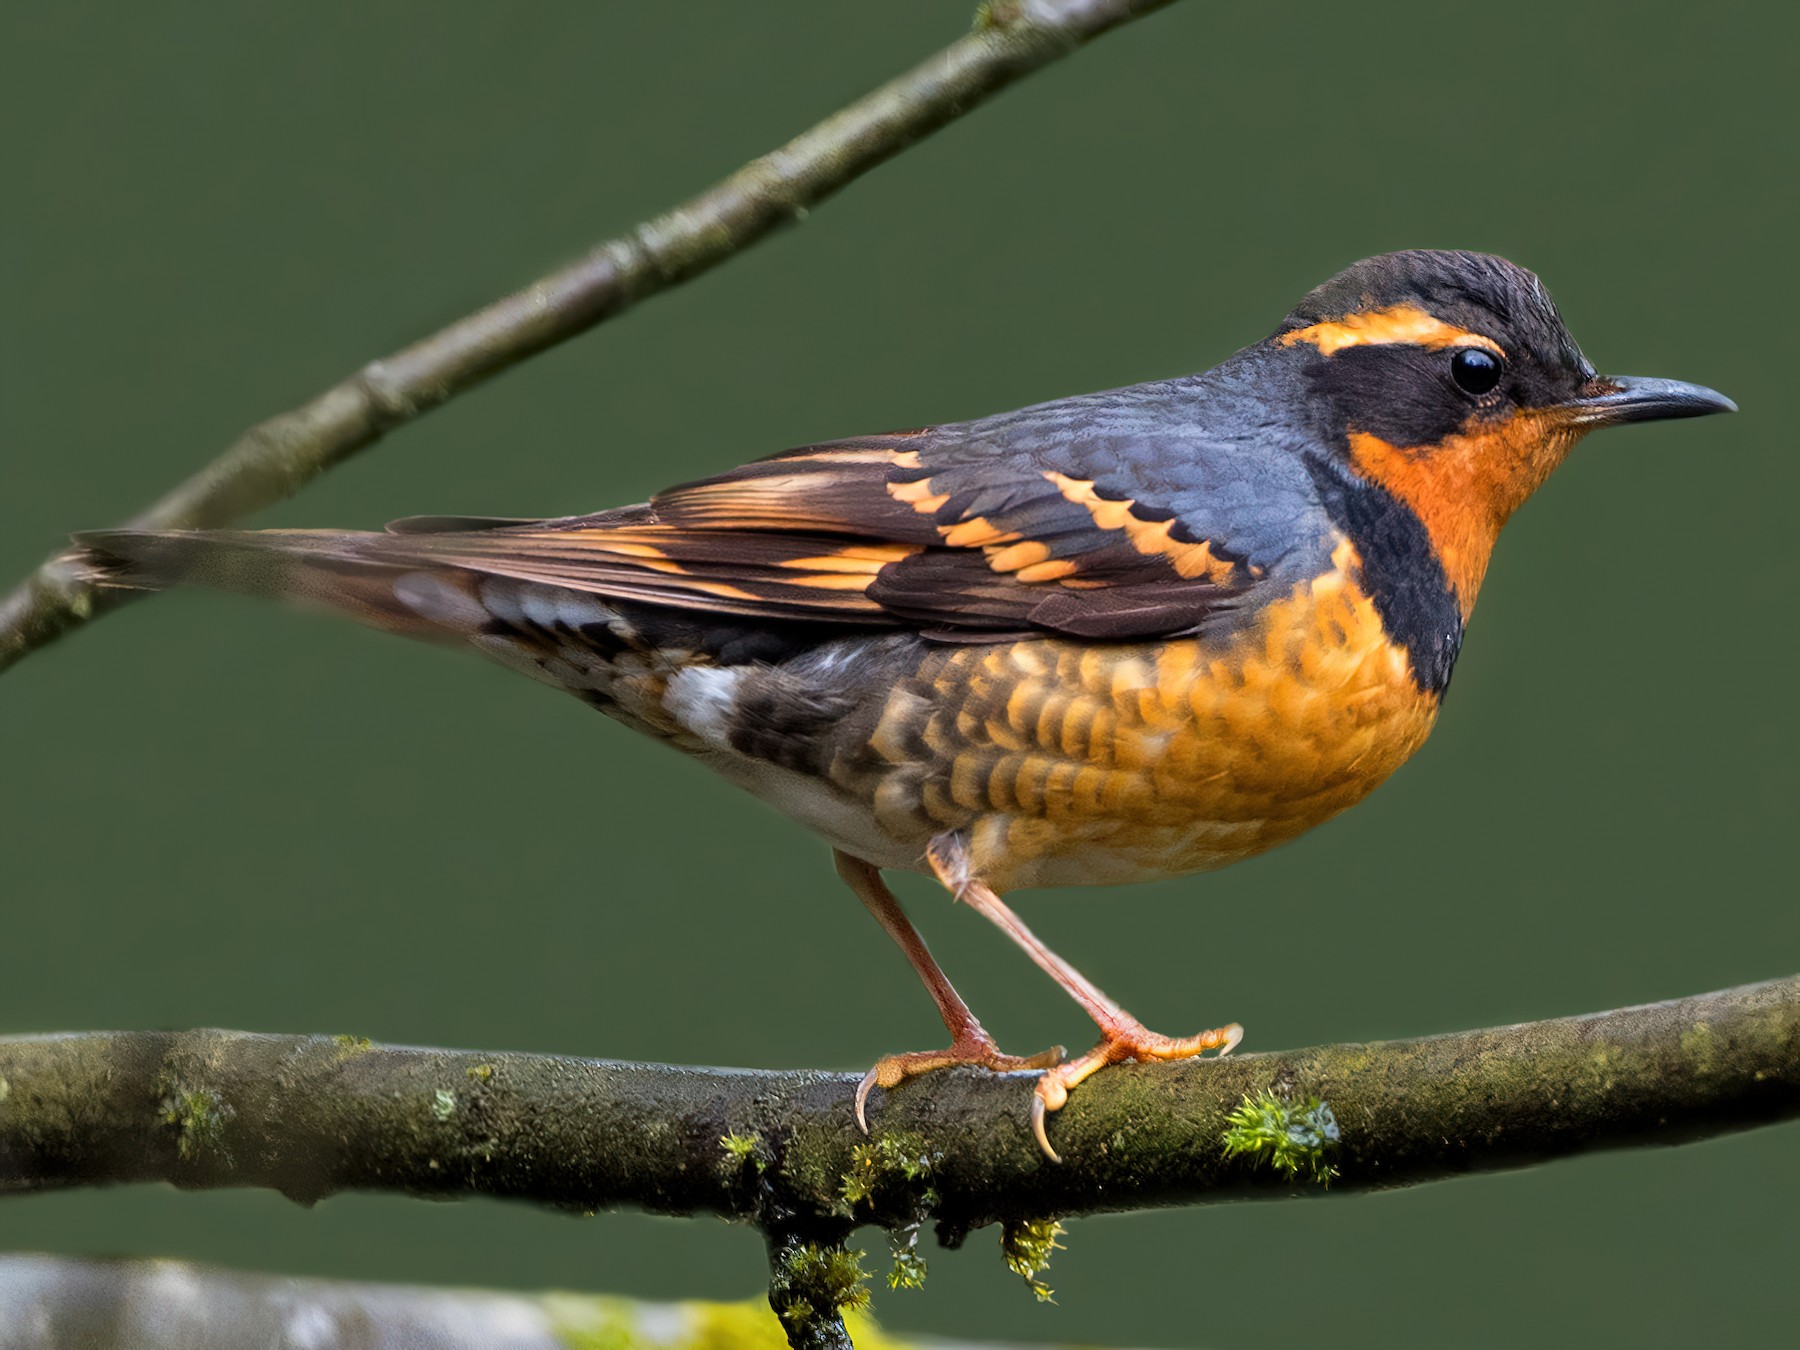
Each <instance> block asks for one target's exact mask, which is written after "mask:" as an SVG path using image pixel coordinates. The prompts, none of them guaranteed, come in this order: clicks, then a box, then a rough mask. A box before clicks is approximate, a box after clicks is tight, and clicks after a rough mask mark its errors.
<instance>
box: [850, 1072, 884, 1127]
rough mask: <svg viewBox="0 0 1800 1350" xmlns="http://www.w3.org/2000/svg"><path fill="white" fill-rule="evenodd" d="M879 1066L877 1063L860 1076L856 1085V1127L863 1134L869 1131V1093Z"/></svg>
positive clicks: (873, 1087)
mask: <svg viewBox="0 0 1800 1350" xmlns="http://www.w3.org/2000/svg"><path fill="white" fill-rule="evenodd" d="M880 1068H881V1066H880V1065H879V1064H877V1065H876V1066H875V1067H874V1068H873V1069H870V1070H869V1071H868V1072H867V1073H865V1074H864V1075H863V1076H862V1082H860V1083H858V1084H857V1085H856V1128H857V1129H859V1130H861V1131H862V1132H863V1133H864V1134H867V1133H868V1132H869V1117H868V1108H869V1093H870V1092H872V1091H874V1089H875V1077H876V1074H877V1072H878V1071H879V1070H880Z"/></svg>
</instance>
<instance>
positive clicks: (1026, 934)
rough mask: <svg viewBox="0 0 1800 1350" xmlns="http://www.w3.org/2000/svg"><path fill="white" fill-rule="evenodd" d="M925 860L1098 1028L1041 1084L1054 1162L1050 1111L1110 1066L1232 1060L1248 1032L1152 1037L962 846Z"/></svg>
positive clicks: (1046, 1146) (943, 847)
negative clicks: (972, 872) (1214, 1057)
mask: <svg viewBox="0 0 1800 1350" xmlns="http://www.w3.org/2000/svg"><path fill="white" fill-rule="evenodd" d="M927 856H928V858H929V859H930V862H931V867H932V871H933V872H935V873H936V874H937V878H938V880H939V881H941V882H943V883H944V885H945V886H946V887H948V888H949V889H950V891H951V893H952V894H953V895H955V896H956V898H957V899H959V900H962V901H964V902H966V903H967V904H968V905H969V906H970V907H971V908H973V909H975V910H976V911H978V912H979V913H981V914H982V915H984V916H985V917H986V918H988V919H989V920H990V921H992V922H993V923H994V924H995V925H996V926H997V927H998V928H999V929H1000V930H1001V931H1002V932H1003V933H1005V934H1006V935H1007V936H1008V937H1009V938H1011V939H1012V940H1013V941H1014V942H1016V943H1018V944H1019V946H1020V947H1022V948H1024V950H1025V954H1026V955H1027V956H1029V957H1030V958H1031V959H1032V960H1033V961H1035V962H1036V963H1037V964H1038V965H1039V966H1040V967H1041V968H1042V969H1043V970H1044V971H1046V972H1047V973H1048V974H1049V976H1050V978H1051V979H1053V980H1055V981H1056V982H1057V983H1058V984H1059V985H1061V986H1062V987H1063V989H1064V990H1065V991H1066V992H1067V993H1068V995H1069V997H1071V998H1073V999H1074V1000H1075V1001H1076V1002H1077V1003H1079V1004H1080V1005H1081V1006H1082V1008H1083V1009H1084V1010H1085V1011H1086V1012H1087V1015H1088V1016H1089V1017H1091V1018H1093V1019H1094V1022H1095V1024H1096V1025H1097V1026H1098V1027H1099V1028H1100V1037H1101V1039H1100V1043H1099V1044H1098V1045H1096V1046H1095V1047H1094V1048H1093V1049H1092V1050H1090V1051H1088V1052H1087V1054H1085V1055H1082V1056H1081V1057H1080V1058H1079V1059H1072V1060H1069V1061H1068V1062H1067V1063H1062V1064H1057V1065H1055V1066H1053V1067H1052V1068H1050V1069H1049V1070H1048V1071H1047V1072H1046V1073H1045V1074H1044V1076H1043V1077H1042V1078H1040V1079H1038V1085H1037V1095H1036V1097H1035V1098H1034V1099H1033V1101H1032V1103H1031V1128H1032V1132H1033V1133H1034V1134H1036V1135H1037V1141H1038V1146H1039V1147H1040V1148H1042V1149H1043V1150H1044V1152H1045V1154H1046V1155H1048V1156H1049V1157H1050V1158H1051V1159H1052V1160H1053V1161H1056V1162H1060V1161H1062V1160H1061V1159H1060V1158H1058V1157H1057V1154H1056V1150H1055V1149H1053V1148H1051V1147H1050V1137H1049V1135H1048V1134H1047V1133H1046V1131H1045V1128H1044V1121H1045V1117H1046V1116H1047V1115H1048V1114H1049V1113H1050V1112H1051V1111H1056V1110H1060V1109H1061V1108H1062V1105H1063V1103H1064V1102H1066V1101H1068V1099H1069V1090H1070V1089H1071V1088H1073V1087H1074V1086H1075V1085H1076V1084H1077V1083H1079V1082H1081V1081H1082V1080H1083V1079H1085V1078H1087V1077H1089V1076H1090V1075H1092V1074H1094V1073H1096V1072H1097V1071H1099V1070H1100V1069H1104V1068H1105V1067H1106V1066H1107V1065H1108V1064H1118V1063H1120V1062H1122V1061H1124V1060H1128V1059H1134V1060H1150V1059H1187V1058H1190V1057H1191V1056H1194V1055H1198V1054H1200V1053H1202V1052H1203V1051H1207V1050H1217V1051H1218V1052H1219V1053H1220V1054H1221V1055H1228V1054H1230V1053H1231V1051H1232V1050H1233V1049H1234V1048H1235V1047H1236V1046H1237V1043H1238V1042H1239V1041H1240V1040H1242V1039H1243V1036H1244V1029H1243V1028H1242V1027H1241V1026H1239V1025H1238V1024H1237V1023H1235V1022H1233V1023H1231V1024H1230V1025H1229V1026H1223V1027H1217V1028H1215V1029H1214V1030H1212V1031H1203V1032H1201V1033H1200V1034H1199V1035H1197V1036H1164V1035H1161V1034H1159V1033H1157V1032H1154V1031H1151V1030H1150V1029H1149V1028H1148V1027H1146V1026H1145V1025H1144V1024H1143V1023H1142V1022H1140V1021H1138V1020H1137V1018H1135V1017H1133V1016H1132V1015H1131V1014H1130V1013H1128V1012H1126V1011H1125V1010H1124V1009H1123V1008H1121V1007H1120V1006H1119V1005H1118V1004H1117V1003H1114V1002H1113V1001H1112V1000H1111V999H1110V998H1108V997H1107V996H1106V995H1105V994H1103V993H1102V992H1101V991H1100V989H1099V987H1098V986H1097V985H1095V984H1094V982H1093V981H1092V980H1090V979H1088V978H1087V976H1085V975H1083V974H1082V973H1081V972H1080V971H1079V970H1076V969H1075V967H1074V966H1072V965H1070V964H1069V963H1068V962H1067V961H1065V960H1063V959H1062V957H1060V956H1058V955H1057V954H1056V953H1055V952H1053V951H1051V950H1050V949H1049V948H1048V947H1046V946H1045V945H1044V943H1043V940H1042V939H1041V938H1039V937H1038V935H1037V934H1036V933H1033V932H1032V931H1031V930H1030V929H1029V928H1027V927H1026V926H1025V924H1024V923H1023V922H1022V921H1021V920H1020V918H1019V916H1018V915H1017V914H1014V913H1013V912H1012V910H1011V909H1010V908H1009V907H1008V906H1007V905H1006V903H1005V902H1004V901H1002V900H1001V899H1000V897H999V896H998V895H996V894H995V893H994V890H993V888H992V887H991V886H989V885H987V884H986V883H985V882H982V881H978V880H975V879H974V878H972V877H971V876H969V875H968V866H967V858H966V855H965V854H964V853H963V850H962V848H961V845H960V841H955V840H954V839H951V840H945V841H941V843H940V842H939V841H934V842H933V844H932V846H931V849H930V851H929V853H928V854H927Z"/></svg>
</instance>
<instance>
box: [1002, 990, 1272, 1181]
mask: <svg viewBox="0 0 1800 1350" xmlns="http://www.w3.org/2000/svg"><path fill="white" fill-rule="evenodd" d="M1243 1039H1244V1028H1243V1027H1241V1026H1240V1025H1238V1024H1237V1023H1236V1022H1233V1023H1231V1024H1230V1025H1229V1026H1223V1027H1219V1028H1217V1029H1216V1030H1213V1031H1203V1032H1201V1033H1200V1034H1199V1035H1198V1036H1181V1037H1176V1036H1159V1035H1158V1034H1157V1033H1155V1032H1154V1031H1149V1030H1146V1029H1145V1028H1144V1027H1142V1026H1139V1025H1137V1024H1136V1023H1135V1022H1133V1023H1130V1024H1129V1025H1124V1024H1121V1025H1119V1026H1116V1027H1113V1028H1109V1030H1108V1032H1107V1036H1106V1039H1105V1040H1103V1041H1101V1042H1100V1044H1098V1045H1096V1046H1095V1047H1094V1048H1093V1049H1092V1050H1090V1051H1088V1052H1087V1053H1086V1054H1085V1055H1083V1056H1082V1057H1081V1058H1080V1059H1072V1060H1069V1061H1068V1062H1067V1063H1066V1064H1059V1065H1057V1066H1055V1067H1054V1068H1052V1069H1050V1070H1048V1071H1047V1072H1045V1074H1044V1076H1043V1077H1042V1078H1040V1079H1038V1083H1037V1088H1036V1090H1035V1092H1034V1093H1033V1094H1032V1099H1031V1132H1032V1134H1033V1135H1035V1136H1036V1137H1037V1142H1038V1147H1039V1148H1041V1149H1042V1150H1043V1151H1044V1156H1045V1157H1046V1158H1048V1159H1050V1161H1051V1162H1061V1161H1062V1156H1061V1155H1060V1154H1058V1153H1057V1151H1056V1150H1055V1149H1053V1148H1051V1147H1050V1134H1049V1130H1048V1128H1047V1126H1048V1122H1049V1116H1050V1113H1051V1112H1052V1111H1060V1110H1062V1108H1063V1105H1064V1103H1066V1102H1067V1101H1068V1100H1069V1092H1070V1090H1071V1089H1073V1088H1074V1087H1075V1086H1076V1085H1077V1084H1078V1083H1081V1082H1083V1081H1085V1080H1086V1079H1088V1078H1090V1077H1092V1076H1093V1075H1094V1074H1095V1073H1097V1072H1099V1071H1100V1070H1101V1069H1104V1068H1105V1067H1106V1066H1107V1065H1108V1064H1119V1063H1123V1062H1124V1061H1126V1060H1131V1059H1135V1060H1138V1061H1140V1062H1148V1061H1150V1060H1169V1059H1192V1058H1194V1057H1195V1056H1196V1055H1199V1054H1201V1053H1202V1052H1204V1051H1207V1050H1217V1051H1218V1052H1219V1054H1220V1055H1221V1056H1224V1055H1229V1054H1230V1053H1231V1052H1232V1051H1233V1050H1235V1049H1237V1047H1238V1044H1239V1042H1241V1041H1242V1040H1243Z"/></svg>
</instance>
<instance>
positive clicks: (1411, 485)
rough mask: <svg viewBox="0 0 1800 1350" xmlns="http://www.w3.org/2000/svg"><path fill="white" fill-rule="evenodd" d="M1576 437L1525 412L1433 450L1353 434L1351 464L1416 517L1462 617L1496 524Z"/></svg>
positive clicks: (1541, 414) (1578, 434) (1496, 534)
mask: <svg viewBox="0 0 1800 1350" xmlns="http://www.w3.org/2000/svg"><path fill="white" fill-rule="evenodd" d="M1580 438H1581V432H1580V431H1579V430H1578V429H1576V428H1574V427H1571V426H1569V425H1568V424H1567V423H1566V422H1563V421H1561V420H1559V419H1556V418H1554V417H1553V416H1551V415H1548V414H1546V413H1544V412H1539V411H1530V410H1527V411H1522V412H1516V413H1514V414H1512V415H1511V416H1510V417H1508V418H1507V419H1506V420H1505V421H1503V422H1498V423H1493V424H1490V425H1479V424H1478V425H1476V426H1475V427H1474V429H1472V430H1468V431H1464V432H1461V433H1459V434H1457V435H1454V436H1450V437H1447V438H1446V439H1445V440H1443V441H1442V442H1440V443H1439V444H1437V445H1426V446H1397V445H1392V444H1390V443H1389V442H1387V441H1384V440H1382V439H1381V438H1380V437H1379V436H1374V435H1371V434H1369V433H1368V432H1366V431H1356V430H1354V429H1353V430H1352V431H1351V432H1350V459H1351V462H1352V463H1353V464H1355V466H1356V468H1357V471H1358V472H1359V473H1361V474H1362V475H1363V476H1364V477H1365V478H1368V479H1369V480H1371V481H1373V482H1375V483H1379V484H1380V485H1381V486H1382V487H1384V488H1386V489H1387V490H1388V491H1389V492H1390V493H1392V494H1393V495H1394V496H1395V497H1396V498H1398V499H1399V500H1400V501H1401V502H1403V503H1405V504H1406V505H1407V506H1408V507H1409V508H1411V510H1412V512H1413V514H1414V515H1416V516H1417V517H1418V518H1419V522H1420V523H1421V524H1422V525H1424V527H1425V532H1426V533H1427V534H1428V535H1430V536H1431V544H1432V548H1433V549H1434V550H1435V551H1436V553H1437V555H1438V559H1439V561H1440V562H1441V563H1442V564H1443V568H1444V575H1445V576H1446V577H1448V578H1449V581H1450V585H1451V588H1452V589H1453V590H1454V591H1455V592H1456V601H1457V604H1458V606H1459V607H1460V608H1461V610H1462V616H1463V618H1464V619H1465V620H1466V619H1467V618H1468V617H1469V614H1470V611H1472V610H1473V609H1474V608H1475V594H1476V592H1477V591H1479V590H1480V589H1481V579H1482V577H1483V576H1485V575H1486V574H1487V566H1488V559H1489V558H1491V557H1492V556H1493V553H1494V541H1495V540H1496V539H1498V538H1499V537H1500V527H1501V526H1503V525H1505V524H1506V522H1507V520H1508V518H1509V517H1510V516H1511V515H1512V513H1513V512H1514V511H1516V510H1518V508H1519V507H1520V506H1521V505H1522V504H1523V503H1524V501H1525V499H1526V498H1527V497H1529V496H1530V495H1531V494H1532V493H1533V492H1535V491H1537V489H1538V488H1539V487H1540V486H1541V485H1542V484H1543V481H1544V480H1545V479H1546V478H1548V477H1549V476H1550V474H1551V473H1552V472H1553V471H1554V470H1555V468H1556V466H1557V465H1559V464H1561V463H1562V462H1563V460H1564V459H1566V458H1567V457H1568V454H1569V450H1570V449H1571V447H1573V446H1574V444H1575V442H1576V441H1577V440H1579V439H1580Z"/></svg>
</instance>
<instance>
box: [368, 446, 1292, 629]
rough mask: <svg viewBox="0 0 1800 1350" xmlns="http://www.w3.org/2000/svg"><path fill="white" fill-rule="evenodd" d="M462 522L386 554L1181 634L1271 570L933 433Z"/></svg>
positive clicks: (957, 624)
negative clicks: (494, 520)
mask: <svg viewBox="0 0 1800 1350" xmlns="http://www.w3.org/2000/svg"><path fill="white" fill-rule="evenodd" d="M449 524H450V522H449V521H446V520H444V519H442V518H439V519H436V520H432V521H430V522H428V523H425V522H419V523H415V522H399V523H398V524H397V529H398V530H399V531H400V533H397V534H396V535H394V536H393V537H392V544H391V548H392V550H393V552H394V553H396V554H400V553H404V554H406V555H408V556H409V557H411V558H413V559H415V560H416V561H417V562H419V563H428V562H438V563H446V564H450V565H453V566H461V567H468V568H472V569H475V570H478V571H483V572H491V573H495V574H498V575H502V576H509V577H515V578H518V579H521V580H528V581H540V582H547V583H551V584H554V585H558V586H567V587H571V588H574V589H577V590H584V591H592V592H596V593H599V594H603V595H610V596H614V597H618V598H621V599H629V600H638V601H645V602H649V603H654V604H666V605H675V606H680V607H683V608H689V609H699V610H705V611H710V612H715V613H722V614H736V615H746V616H762V617H768V618H778V619H801V620H808V619H810V620H817V621H824V622H834V623H853V624H865V625H875V626H906V627H916V628H922V629H924V630H926V631H929V632H934V633H937V634H939V635H941V636H944V637H963V638H969V639H976V640H979V639H980V638H981V637H982V636H984V635H988V634H993V633H998V632H1017V631H1022V630H1042V631H1050V632H1060V633H1068V634H1072V635H1078V636H1083V637H1092V638H1102V639H1126V638H1140V637H1148V636H1156V635H1165V634H1173V633H1180V632H1185V631H1189V630H1191V629H1193V628H1194V627H1195V626H1196V625H1197V624H1198V623H1199V622H1200V620H1201V619H1202V618H1203V617H1204V616H1205V615H1206V614H1207V613H1208V612H1209V611H1211V610H1214V609H1216V608H1217V607H1218V606H1219V605H1221V604H1222V603H1224V602H1226V601H1228V600H1231V599H1233V598H1234V597H1236V596H1238V595H1240V594H1241V593H1242V592H1244V591H1245V590H1247V589H1248V588H1249V587H1250V586H1251V585H1253V584H1254V582H1255V580H1256V579H1257V577H1258V576H1259V575H1260V572H1259V569H1257V568H1254V567H1252V566H1251V565H1250V564H1249V563H1248V561H1247V560H1245V559H1243V558H1240V557H1237V556H1234V555H1233V554H1232V553H1230V552H1228V551H1227V550H1226V549H1225V548H1224V547H1223V546H1222V545H1220V544H1219V543H1217V542H1216V541H1213V540H1207V539H1197V538H1192V537H1190V536H1189V534H1188V533H1187V532H1185V531H1184V530H1183V529H1182V527H1181V524H1180V522H1179V520H1178V519H1177V518H1176V516H1175V514H1174V512H1172V511H1169V510H1166V509H1159V508H1157V507H1156V506H1154V505H1151V504H1147V503H1144V502H1140V501H1137V500H1134V499H1132V498H1131V497H1129V496H1122V495H1109V494H1108V493H1106V492H1104V491H1103V490H1102V489H1100V488H1098V487H1096V485H1095V483H1094V482H1092V481H1090V480H1088V479H1085V478H1079V477H1075V476H1073V475H1070V474H1066V473H1062V472H1058V471H1056V470H1055V469H1051V468H1047V467H1045V466H1044V465H1043V463H1042V462H1041V461H1039V460H1037V459H1035V458H1033V457H1032V456H1030V455H1029V454H1025V453H1021V452H1018V451H1016V450H1002V451H999V452H998V453H993V454H970V453H967V447H964V446H960V445H957V444H955V443H952V444H951V445H949V446H945V445H942V444H939V443H938V442H937V441H936V440H935V437H934V433H931V432H919V433H908V434H900V435H893V436H882V437H870V438H865V439H861V440H855V441H843V442H835V443H832V444H829V445H822V446H813V447H808V448H806V449H803V450H795V451H791V452H789V453H787V454H783V455H778V456H775V457H773V458H771V459H766V460H759V461H757V462H756V463H753V464H749V465H746V466H744V467H743V468H740V469H736V470H733V471H732V472H730V473H727V474H723V475H721V476H719V477H717V478H712V479H707V480H704V481H702V482H698V483H691V484H687V485H684V486H682V487H677V488H672V489H670V490H669V491H667V492H664V493H660V494H658V495H657V496H656V497H654V498H653V499H652V500H651V501H650V502H649V503H647V504H646V505H645V506H640V507H628V508H625V509H624V510H621V511H614V512H606V513H602V514H600V515H595V516H580V517H572V518H569V519H565V520H550V521H540V522H534V523H529V524H518V525H511V524H508V525H502V526H499V527H497V528H480V527H479V526H478V525H477V524H476V523H475V522H470V523H469V525H468V526H467V527H460V528H448V529H447V528H446V526H447V525H449ZM421 525H424V528H426V529H427V530H428V531H429V532H425V533H420V532H419V530H420V528H421Z"/></svg>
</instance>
